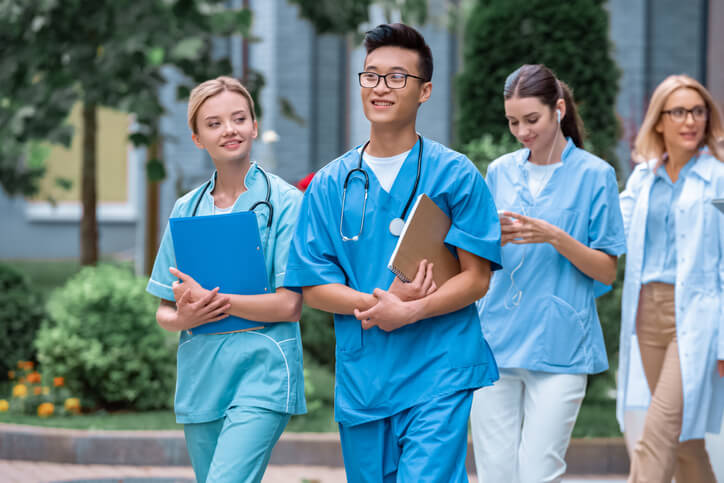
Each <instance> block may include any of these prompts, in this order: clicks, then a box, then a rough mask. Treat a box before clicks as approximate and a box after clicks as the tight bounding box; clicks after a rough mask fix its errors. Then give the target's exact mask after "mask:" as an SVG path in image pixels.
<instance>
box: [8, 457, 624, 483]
mask: <svg viewBox="0 0 724 483" xmlns="http://www.w3.org/2000/svg"><path fill="white" fill-rule="evenodd" d="M193 478H194V475H193V471H192V470H191V468H189V467H184V466H165V467H159V466H107V465H67V464H58V463H38V462H33V461H20V460H0V483H50V482H63V481H78V480H85V481H102V480H105V481H110V480H112V481H113V482H114V483H123V481H124V480H128V483H131V482H134V483H136V482H138V483H141V482H143V483H152V482H153V481H154V480H157V481H159V482H161V481H162V482H164V483H190V482H193ZM564 481H565V483H624V482H625V478H624V477H623V476H621V477H618V478H616V477H611V478H601V477H600V476H596V477H589V478H586V477H570V478H566V479H565V480H564ZM303 482H305V483H345V482H346V479H345V477H344V469H343V468H330V467H323V466H274V465H273V466H270V467H269V468H268V469H267V472H266V474H265V475H264V480H263V483H303ZM470 483H477V478H475V476H474V475H470Z"/></svg>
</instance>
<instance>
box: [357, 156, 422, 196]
mask: <svg viewBox="0 0 724 483" xmlns="http://www.w3.org/2000/svg"><path fill="white" fill-rule="evenodd" d="M410 151H412V150H411V149H410V150H409V151H405V152H404V153H400V154H396V155H395V156H390V157H389V158H378V157H377V156H372V155H369V154H367V153H366V152H365V153H364V155H363V156H362V159H364V162H365V163H367V165H368V166H369V167H370V169H371V170H372V172H373V173H375V176H376V177H377V180H378V181H379V182H380V184H381V185H382V188H383V189H384V190H385V191H387V192H388V193H389V192H390V188H392V183H394V182H395V178H397V173H399V172H400V168H401V167H402V163H404V162H405V159H407V156H408V155H409V154H410Z"/></svg>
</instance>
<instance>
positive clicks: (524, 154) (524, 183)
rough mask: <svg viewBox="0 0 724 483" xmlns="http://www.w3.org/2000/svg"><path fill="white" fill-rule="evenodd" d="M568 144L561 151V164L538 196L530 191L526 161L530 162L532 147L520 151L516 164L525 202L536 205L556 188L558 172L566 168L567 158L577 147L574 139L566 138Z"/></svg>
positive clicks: (521, 192)
mask: <svg viewBox="0 0 724 483" xmlns="http://www.w3.org/2000/svg"><path fill="white" fill-rule="evenodd" d="M566 139H567V141H566V146H565V147H564V148H563V151H562V152H561V162H560V165H559V166H558V167H557V168H556V169H555V170H554V171H553V173H551V175H550V177H549V178H548V180H547V181H546V184H545V186H543V187H542V188H541V189H540V191H539V192H538V195H537V196H533V193H531V191H530V184H529V182H528V176H529V173H528V170H527V169H526V163H529V162H530V161H528V159H530V149H528V148H524V149H522V150H521V151H520V155H519V156H518V158H517V159H516V165H517V168H518V173H519V177H518V181H519V183H520V185H521V186H519V192H520V194H521V195H522V196H523V197H524V199H525V202H526V203H527V204H529V205H535V204H537V203H539V202H541V201H542V200H544V199H545V198H546V197H547V196H548V194H549V193H550V192H551V191H553V190H554V187H555V183H556V181H557V178H558V177H559V176H558V175H557V173H558V172H559V171H560V170H562V169H564V168H565V166H566V163H567V160H568V158H569V156H570V155H571V154H572V153H573V150H574V149H575V148H576V145H575V144H574V142H573V139H571V138H570V137H569V138H566Z"/></svg>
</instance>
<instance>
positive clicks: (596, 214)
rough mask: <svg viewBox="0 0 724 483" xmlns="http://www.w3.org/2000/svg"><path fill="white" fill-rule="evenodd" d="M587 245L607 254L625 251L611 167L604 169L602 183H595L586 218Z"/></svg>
mask: <svg viewBox="0 0 724 483" xmlns="http://www.w3.org/2000/svg"><path fill="white" fill-rule="evenodd" d="M588 246H589V247H591V248H593V249H595V250H601V251H603V252H605V253H608V254H609V255H614V256H619V255H622V254H624V253H625V252H626V238H625V235H624V230H623V218H622V216H621V207H620V205H619V198H618V184H617V183H616V175H615V172H614V170H613V168H608V169H607V170H606V176H605V179H604V182H603V183H600V184H599V183H597V184H596V187H595V192H594V194H593V199H592V202H591V211H590V218H589V220H588Z"/></svg>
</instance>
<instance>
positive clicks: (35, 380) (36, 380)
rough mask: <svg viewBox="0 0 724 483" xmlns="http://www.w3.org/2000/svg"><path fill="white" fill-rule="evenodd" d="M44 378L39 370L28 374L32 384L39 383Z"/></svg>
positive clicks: (29, 381)
mask: <svg viewBox="0 0 724 483" xmlns="http://www.w3.org/2000/svg"><path fill="white" fill-rule="evenodd" d="M42 379H43V378H42V376H41V375H40V373H39V372H37V371H35V372H31V373H30V374H28V383H30V384H38V383H40V381H41V380H42Z"/></svg>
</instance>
